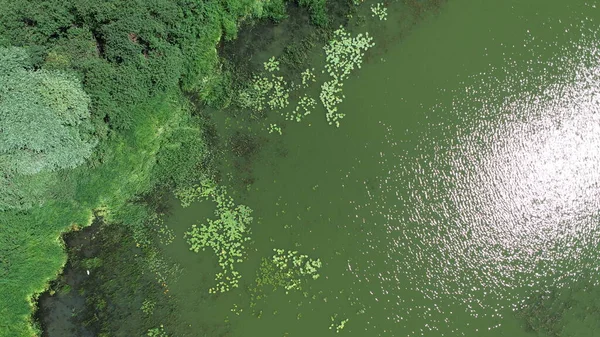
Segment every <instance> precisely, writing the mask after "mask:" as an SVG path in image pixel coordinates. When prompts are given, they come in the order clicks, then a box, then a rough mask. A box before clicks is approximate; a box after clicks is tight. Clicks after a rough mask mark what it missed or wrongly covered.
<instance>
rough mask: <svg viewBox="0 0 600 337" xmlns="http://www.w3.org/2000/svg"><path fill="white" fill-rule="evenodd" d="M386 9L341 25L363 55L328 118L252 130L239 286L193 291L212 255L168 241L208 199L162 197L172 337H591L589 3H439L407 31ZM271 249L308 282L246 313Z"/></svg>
mask: <svg viewBox="0 0 600 337" xmlns="http://www.w3.org/2000/svg"><path fill="white" fill-rule="evenodd" d="M387 4H388V5H389V9H388V11H389V14H388V20H387V21H379V20H377V19H375V18H371V17H370V15H369V11H368V6H370V3H364V4H362V5H361V6H363V7H364V8H363V13H364V14H366V17H367V20H366V22H365V23H364V24H361V25H354V26H353V28H352V31H353V32H355V33H358V32H364V31H369V33H370V34H371V35H372V36H373V37H374V42H375V44H376V46H375V47H374V48H373V49H372V50H370V51H369V52H368V55H367V60H366V63H365V64H364V65H363V67H362V69H360V70H358V71H357V72H356V73H354V74H353V76H351V78H350V80H348V81H347V82H346V84H345V86H344V94H345V96H346V99H345V101H344V102H343V103H342V104H341V105H340V109H341V110H342V111H343V112H345V113H346V117H345V118H344V119H343V120H342V121H341V127H340V128H335V127H331V126H329V125H327V123H326V121H325V118H324V111H323V109H322V107H320V108H319V109H317V111H315V112H313V114H312V115H310V116H309V117H308V118H307V119H306V120H305V121H304V122H303V123H298V124H297V123H291V122H289V123H287V124H282V125H283V126H284V128H283V129H284V130H283V135H282V136H279V135H277V134H268V133H267V132H266V131H263V133H262V134H261V136H260V137H263V138H264V146H263V147H262V150H261V151H260V153H259V154H258V155H256V156H257V157H256V158H255V160H254V161H253V162H252V163H251V164H250V165H251V167H250V168H249V169H248V171H249V172H250V173H249V175H251V177H252V179H253V180H252V181H251V182H249V183H248V185H247V186H244V187H240V185H239V184H238V185H234V186H230V190H232V192H233V193H234V195H235V198H236V201H237V202H239V203H243V204H246V205H248V206H249V207H251V208H252V209H253V210H254V218H255V220H254V222H253V224H252V234H251V237H252V241H251V243H250V244H249V245H248V259H247V260H246V261H245V262H243V263H240V264H238V267H239V270H240V272H241V274H242V280H241V287H240V289H236V290H234V291H231V292H228V293H225V294H221V295H218V296H215V295H209V294H208V286H210V285H211V282H212V280H213V279H214V274H215V272H216V271H217V269H216V268H215V265H216V258H215V257H214V256H213V253H212V252H211V251H206V252H203V253H199V254H196V253H193V252H191V251H189V250H188V249H189V247H188V245H187V244H186V242H185V241H184V239H183V233H184V232H185V231H186V230H188V229H189V227H190V226H191V225H192V224H193V223H202V222H203V221H204V219H206V218H207V217H212V211H213V208H212V207H213V206H214V205H212V204H211V203H210V202H206V201H205V202H201V203H195V204H193V205H192V206H190V207H189V208H185V209H184V208H181V207H179V206H178V205H175V206H174V210H173V212H172V214H171V215H170V216H169V217H168V218H167V219H166V222H167V223H168V224H169V226H170V227H171V228H173V229H174V230H175V231H176V234H177V239H176V240H175V242H174V243H172V244H171V245H170V246H168V247H166V248H165V251H166V254H167V256H168V257H169V258H170V259H172V260H173V261H174V262H176V263H178V264H179V265H180V266H181V268H182V269H183V273H182V274H181V276H180V278H179V280H178V281H177V282H175V283H173V284H171V285H170V287H169V293H170V296H172V298H173V299H174V300H175V301H176V303H177V305H178V306H177V308H178V311H177V312H175V313H174V314H173V317H172V318H170V319H171V321H170V322H165V323H167V324H166V326H168V327H169V328H170V329H171V331H170V332H172V333H173V335H174V336H235V337H259V336H260V337H275V336H277V337H281V336H302V337H307V336H315V337H316V336H334V335H336V334H338V335H340V336H342V335H345V336H361V337H363V336H365V337H367V336H368V337H371V336H392V337H396V336H398V337H400V336H401V337H413V336H469V337H471V336H515V337H516V336H523V337H525V336H536V335H537V332H535V331H532V329H537V330H538V332H539V333H540V335H544V336H546V335H547V336H589V337H593V336H600V314H599V313H598V311H597V309H598V308H600V298H599V297H598V294H599V293H600V292H598V291H597V290H595V289H596V288H595V287H596V286H597V284H596V283H595V282H597V280H599V279H600V278H598V274H599V271H598V270H599V269H598V268H599V267H600V263H599V261H600V260H599V257H600V249H599V247H598V244H599V242H600V230H599V228H598V211H599V209H600V189H599V188H600V185H599V184H600V170H599V165H598V164H599V163H600V114H599V106H600V86H599V83H600V82H599V80H600V49H599V48H598V47H599V46H600V40H599V39H598V38H599V34H598V33H599V32H600V28H598V27H600V12H599V10H598V9H597V8H596V7H597V6H596V3H595V2H594V1H579V0H575V1H557V0H552V1H548V0H544V1H542V0H529V1H516V0H502V1H496V0H486V1H480V0H451V1H449V2H448V3H447V4H444V5H442V7H441V8H440V10H439V12H438V13H429V14H427V15H425V16H424V18H423V19H421V20H420V21H419V22H418V23H417V24H416V26H414V27H413V28H412V29H411V30H410V31H408V30H406V24H405V23H406V22H405V21H403V20H408V18H407V16H406V15H403V12H402V10H403V6H402V5H401V4H398V3H395V2H389V3H387ZM320 55H321V54H320V51H319V50H315V59H316V60H318V59H319V57H322V56H320ZM268 56H269V55H268V53H265V60H266V57H268ZM315 66H316V67H317V68H318V67H322V64H319V63H318V62H317V63H316V65H315ZM315 93H316V94H317V92H315ZM315 98H317V96H315ZM269 118H272V119H273V120H278V119H277V118H275V117H271V116H270V117H268V118H267V123H268V122H269V121H270V120H269ZM279 120H280V119H279ZM279 120H278V121H279ZM232 170H233V169H232ZM233 174H234V173H231V175H233ZM223 175H224V176H225V177H227V176H228V175H227V172H224V174H223ZM231 175H230V176H231ZM225 181H227V180H226V179H225ZM273 248H283V249H290V250H298V251H300V252H301V253H304V254H307V255H309V256H311V257H314V258H317V257H318V258H320V259H321V261H323V264H324V266H323V268H322V270H321V273H320V274H321V277H320V278H319V279H318V280H315V281H312V280H311V282H308V283H307V284H308V285H309V286H308V287H307V288H306V289H305V291H306V294H303V293H301V292H290V293H289V294H286V293H285V292H284V291H282V290H278V291H276V292H273V293H267V294H266V297H264V298H263V299H261V300H259V301H257V303H256V305H255V306H254V307H252V308H251V307H250V301H251V299H250V292H249V290H248V289H250V288H252V285H253V282H254V279H255V277H256V272H257V270H258V266H259V264H260V260H261V258H262V257H267V256H270V255H271V253H272V250H273ZM207 285H208V286H207ZM234 305H235V306H237V308H241V309H242V311H241V313H239V315H238V314H236V313H235V312H232V311H231V309H232V308H234ZM524 315H525V316H524ZM536 315H537V316H536ZM332 317H333V318H334V321H335V322H338V323H339V322H340V321H341V320H343V319H348V320H349V321H348V323H347V324H346V326H345V328H344V329H343V330H341V331H340V332H339V333H336V331H335V329H333V330H330V329H329V327H330V324H331V323H332V321H331V318H332Z"/></svg>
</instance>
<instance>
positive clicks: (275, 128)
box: [267, 123, 282, 135]
mask: <svg viewBox="0 0 600 337" xmlns="http://www.w3.org/2000/svg"><path fill="white" fill-rule="evenodd" d="M267 130H269V133H273V132H277V133H279V134H280V135H281V134H282V132H281V128H280V127H279V126H277V124H273V123H271V124H270V125H269V127H268V128H267Z"/></svg>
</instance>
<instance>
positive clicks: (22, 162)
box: [0, 47, 96, 176]
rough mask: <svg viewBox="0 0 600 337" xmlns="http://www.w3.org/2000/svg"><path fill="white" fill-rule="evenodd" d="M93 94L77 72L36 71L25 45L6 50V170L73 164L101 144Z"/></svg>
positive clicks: (1, 134)
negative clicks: (93, 113)
mask: <svg viewBox="0 0 600 337" xmlns="http://www.w3.org/2000/svg"><path fill="white" fill-rule="evenodd" d="M89 103H90V98H89V97H88V95H87V94H86V93H85V92H84V91H83V88H82V87H81V84H80V83H79V81H78V80H77V79H76V78H75V77H74V76H72V75H69V74H66V73H63V72H60V71H51V70H33V69H32V68H31V62H30V59H29V56H28V54H27V52H26V51H25V50H24V49H22V48H17V47H9V48H0V170H1V171H2V173H3V174H4V176H10V175H14V174H24V175H28V174H34V173H40V172H45V171H54V170H57V169H61V168H72V167H76V166H78V165H79V164H81V163H83V162H84V161H85V159H86V158H88V157H89V156H90V155H91V153H92V149H93V147H94V145H95V143H96V142H95V140H94V138H93V136H92V132H93V128H92V126H91V123H90V119H89Z"/></svg>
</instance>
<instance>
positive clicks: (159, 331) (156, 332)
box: [146, 324, 169, 337]
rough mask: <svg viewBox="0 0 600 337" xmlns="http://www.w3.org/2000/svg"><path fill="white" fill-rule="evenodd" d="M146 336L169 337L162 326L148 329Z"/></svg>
mask: <svg viewBox="0 0 600 337" xmlns="http://www.w3.org/2000/svg"><path fill="white" fill-rule="evenodd" d="M146 335H147V336H148V337H169V335H168V334H167V332H166V331H165V327H164V326H163V325H162V324H161V325H160V326H159V327H157V328H152V329H148V332H147V333H146Z"/></svg>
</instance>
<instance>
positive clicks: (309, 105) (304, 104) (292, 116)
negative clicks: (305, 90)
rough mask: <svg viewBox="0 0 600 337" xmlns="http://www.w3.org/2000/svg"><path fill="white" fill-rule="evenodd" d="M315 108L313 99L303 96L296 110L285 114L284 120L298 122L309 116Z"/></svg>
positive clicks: (315, 103) (315, 102) (315, 104)
mask: <svg viewBox="0 0 600 337" xmlns="http://www.w3.org/2000/svg"><path fill="white" fill-rule="evenodd" d="M316 106H317V101H316V100H315V99H314V98H312V97H309V96H308V95H304V96H302V98H300V100H299V101H298V104H297V105H296V108H295V109H294V110H292V111H291V112H287V113H286V114H285V119H286V120H288V121H296V122H300V121H302V119H303V118H304V117H305V116H308V115H310V113H311V112H312V110H313V109H314V108H315V107H316Z"/></svg>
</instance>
